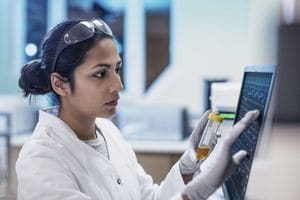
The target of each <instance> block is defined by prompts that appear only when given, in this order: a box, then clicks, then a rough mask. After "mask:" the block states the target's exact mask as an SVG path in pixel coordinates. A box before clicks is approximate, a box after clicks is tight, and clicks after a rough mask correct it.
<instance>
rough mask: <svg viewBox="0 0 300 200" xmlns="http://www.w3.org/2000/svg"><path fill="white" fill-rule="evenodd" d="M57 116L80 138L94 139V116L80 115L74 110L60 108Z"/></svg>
mask: <svg viewBox="0 0 300 200" xmlns="http://www.w3.org/2000/svg"><path fill="white" fill-rule="evenodd" d="M58 117H59V118H60V119H61V120H63V121H64V122H65V123H66V124H67V125H68V126H69V127H70V128H71V129H72V130H73V131H74V133H75V134H76V135H77V137H78V138H79V139H80V140H91V139H96V137H97V136H96V126H95V118H89V117H86V116H83V115H80V114H79V113H77V112H76V111H74V112H72V111H70V110H69V109H68V110H65V109H63V108H60V110H59V113H58Z"/></svg>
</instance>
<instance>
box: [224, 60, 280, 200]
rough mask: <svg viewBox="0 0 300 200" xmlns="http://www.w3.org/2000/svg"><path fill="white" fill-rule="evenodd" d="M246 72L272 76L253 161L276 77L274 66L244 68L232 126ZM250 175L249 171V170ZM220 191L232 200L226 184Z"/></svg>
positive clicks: (263, 127) (260, 138)
mask: <svg viewBox="0 0 300 200" xmlns="http://www.w3.org/2000/svg"><path fill="white" fill-rule="evenodd" d="M248 72H257V73H271V74H272V77H271V82H270V88H269V91H268V96H267V100H266V106H265V108H264V115H263V116H262V122H261V127H260V130H259V133H258V138H257V143H256V147H255V151H254V156H253V160H254V159H255V157H256V155H257V150H258V146H259V145H260V142H261V140H262V132H263V131H264V129H265V127H266V126H265V125H266V124H265V122H266V121H267V118H268V114H269V113H268V112H269V110H270V109H269V108H270V101H271V100H270V99H271V96H272V93H273V90H274V81H275V76H276V73H275V72H276V67H275V65H264V66H246V67H245V68H244V73H243V81H242V84H241V88H240V95H239V99H238V105H237V107H236V116H235V119H234V124H235V123H236V122H237V118H238V115H237V111H238V110H239V103H240V101H241V98H242V94H241V91H242V88H243V86H244V82H245V78H246V74H247V73H248ZM252 164H253V163H252ZM251 168H252V166H251ZM250 174H251V169H250ZM250 174H249V175H250ZM248 181H249V179H248ZM222 189H223V194H224V197H225V199H226V200H232V198H231V197H230V194H229V192H228V188H227V186H226V182H224V183H223V184H222ZM246 196H247V189H246V192H245V197H246Z"/></svg>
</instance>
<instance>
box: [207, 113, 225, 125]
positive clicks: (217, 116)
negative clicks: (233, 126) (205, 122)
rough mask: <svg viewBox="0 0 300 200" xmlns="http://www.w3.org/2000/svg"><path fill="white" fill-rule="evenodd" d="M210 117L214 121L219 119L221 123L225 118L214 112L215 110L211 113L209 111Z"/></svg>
mask: <svg viewBox="0 0 300 200" xmlns="http://www.w3.org/2000/svg"><path fill="white" fill-rule="evenodd" d="M208 119H210V120H212V121H217V122H219V123H222V121H223V119H224V118H223V117H221V116H220V115H218V114H216V113H214V112H211V113H209V115H208Z"/></svg>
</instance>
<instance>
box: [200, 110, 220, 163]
mask: <svg viewBox="0 0 300 200" xmlns="http://www.w3.org/2000/svg"><path fill="white" fill-rule="evenodd" d="M222 121H223V117H221V116H220V115H218V114H216V113H214V112H211V113H210V114H209V115H208V122H207V124H206V126H205V129H204V131H203V134H202V137H201V140H200V142H199V145H198V147H197V151H196V155H197V160H198V161H202V160H204V159H205V158H206V157H207V156H208V154H209V153H210V152H211V151H212V149H213V147H214V146H215V143H216V141H217V135H216V133H217V131H218V129H219V127H220V125H221V123H222Z"/></svg>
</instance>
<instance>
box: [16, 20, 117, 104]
mask: <svg viewBox="0 0 300 200" xmlns="http://www.w3.org/2000/svg"><path fill="white" fill-rule="evenodd" d="M79 22H80V20H71V21H65V22H62V23H60V24H58V25H56V26H55V27H54V28H53V29H51V30H50V31H49V32H48V34H47V35H46V36H45V37H44V39H43V41H42V45H41V56H40V57H41V58H40V59H36V60H32V61H29V62H28V63H26V64H25V65H23V67H22V69H21V76H20V78H19V87H20V88H21V89H22V90H23V93H24V96H25V97H26V96H28V95H42V94H47V93H50V94H51V93H54V94H55V95H53V94H51V96H56V97H57V98H58V100H59V96H58V95H57V94H56V93H55V92H54V91H53V89H52V86H51V81H50V75H51V73H52V72H53V71H52V65H53V59H54V56H55V53H56V50H57V47H58V44H59V42H60V41H61V39H62V38H63V37H64V34H65V33H66V31H68V30H69V29H70V28H71V27H72V26H73V25H75V24H77V23H79ZM103 38H112V37H111V36H109V35H106V34H102V33H95V34H94V36H93V37H91V38H89V39H87V40H85V41H82V42H78V43H76V44H73V45H70V46H68V47H66V48H65V49H64V50H63V51H62V52H61V53H60V55H59V57H58V59H57V62H56V67H55V72H56V73H58V74H60V75H61V76H62V77H64V78H66V80H68V81H69V82H70V86H71V89H72V90H73V89H74V79H73V75H74V70H75V68H76V67H77V66H78V65H80V64H81V63H83V62H84V59H85V56H86V54H87V52H88V51H89V50H90V49H91V48H93V47H94V46H95V44H96V43H97V42H98V41H100V40H102V39H103Z"/></svg>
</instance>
